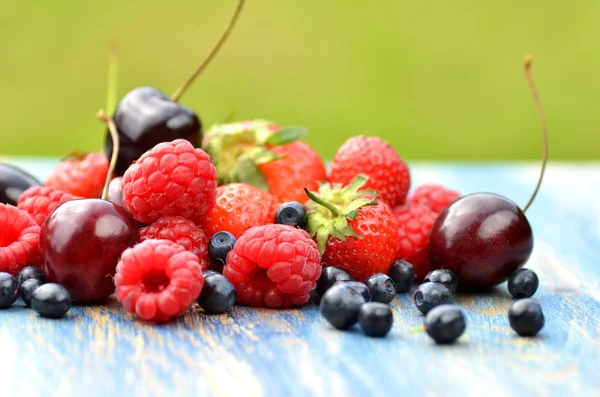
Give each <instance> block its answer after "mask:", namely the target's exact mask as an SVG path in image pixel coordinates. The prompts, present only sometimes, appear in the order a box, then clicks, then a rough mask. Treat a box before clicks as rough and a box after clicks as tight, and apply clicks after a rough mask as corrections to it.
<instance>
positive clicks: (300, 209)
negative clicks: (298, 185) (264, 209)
mask: <svg viewBox="0 0 600 397" xmlns="http://www.w3.org/2000/svg"><path fill="white" fill-rule="evenodd" d="M307 219H308V217H307V215H306V209H305V208H304V206H303V205H302V204H300V203H299V202H297V201H288V202H286V203H283V204H281V206H279V208H277V212H276V213H275V223H280V224H282V225H290V226H296V227H299V228H302V229H303V228H304V227H305V226H306V221H307Z"/></svg>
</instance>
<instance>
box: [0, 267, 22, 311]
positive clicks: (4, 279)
mask: <svg viewBox="0 0 600 397" xmlns="http://www.w3.org/2000/svg"><path fill="white" fill-rule="evenodd" d="M18 293H19V284H18V283H17V279H16V278H14V277H13V276H12V275H10V274H8V273H0V309H7V308H9V307H11V306H12V304H13V303H15V301H16V300H17V298H18V296H19V295H18Z"/></svg>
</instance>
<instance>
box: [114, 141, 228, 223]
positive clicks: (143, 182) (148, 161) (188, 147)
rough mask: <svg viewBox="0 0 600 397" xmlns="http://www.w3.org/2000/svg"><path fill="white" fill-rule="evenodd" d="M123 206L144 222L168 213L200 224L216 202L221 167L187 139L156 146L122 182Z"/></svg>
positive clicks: (126, 173)
mask: <svg viewBox="0 0 600 397" xmlns="http://www.w3.org/2000/svg"><path fill="white" fill-rule="evenodd" d="M121 188H122V191H123V205H124V206H125V208H127V210H129V212H131V213H132V214H133V216H134V217H135V218H136V219H137V220H138V221H140V222H143V223H152V222H154V221H156V220H158V219H159V218H161V217H163V216H167V215H171V216H181V217H183V218H186V219H189V220H191V221H192V222H194V223H198V222H199V221H200V220H201V219H202V218H203V217H204V215H206V213H207V212H208V211H210V210H211V209H212V207H214V205H215V200H216V188H217V170H216V169H215V167H214V166H213V165H212V164H211V163H210V158H209V157H208V155H207V154H206V153H205V152H204V151H203V150H202V149H196V148H194V147H193V146H192V144H191V143H190V142H188V141H186V140H184V139H176V140H174V141H172V142H163V143H159V144H158V145H156V146H154V148H152V149H150V150H149V151H147V152H146V153H144V154H143V155H142V157H140V158H139V160H138V161H137V162H136V163H134V164H132V165H131V166H130V167H129V168H128V169H127V171H125V175H123V180H122V181H121Z"/></svg>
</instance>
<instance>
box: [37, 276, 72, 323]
mask: <svg viewBox="0 0 600 397" xmlns="http://www.w3.org/2000/svg"><path fill="white" fill-rule="evenodd" d="M31 308H32V309H33V310H35V311H36V312H38V314H39V315H40V316H42V317H47V318H61V317H63V316H64V315H65V314H67V312H68V311H69V309H70V308H71V295H69V292H68V291H67V290H66V289H64V287H62V286H61V285H58V284H54V283H48V284H44V285H41V286H39V287H37V288H36V289H35V291H33V294H31Z"/></svg>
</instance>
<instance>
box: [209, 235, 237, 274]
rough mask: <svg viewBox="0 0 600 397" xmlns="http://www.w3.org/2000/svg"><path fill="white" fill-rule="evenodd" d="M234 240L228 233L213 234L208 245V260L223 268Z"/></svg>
mask: <svg viewBox="0 0 600 397" xmlns="http://www.w3.org/2000/svg"><path fill="white" fill-rule="evenodd" d="M236 241H237V240H236V238H235V237H234V236H233V234H231V233H229V232H217V233H215V234H214V235H213V236H212V237H211V239H210V241H209V243H208V256H209V257H210V260H211V261H212V262H213V263H215V264H217V265H222V266H225V262H226V260H227V254H228V253H229V251H231V250H232V249H233V246H234V245H235V242H236Z"/></svg>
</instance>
